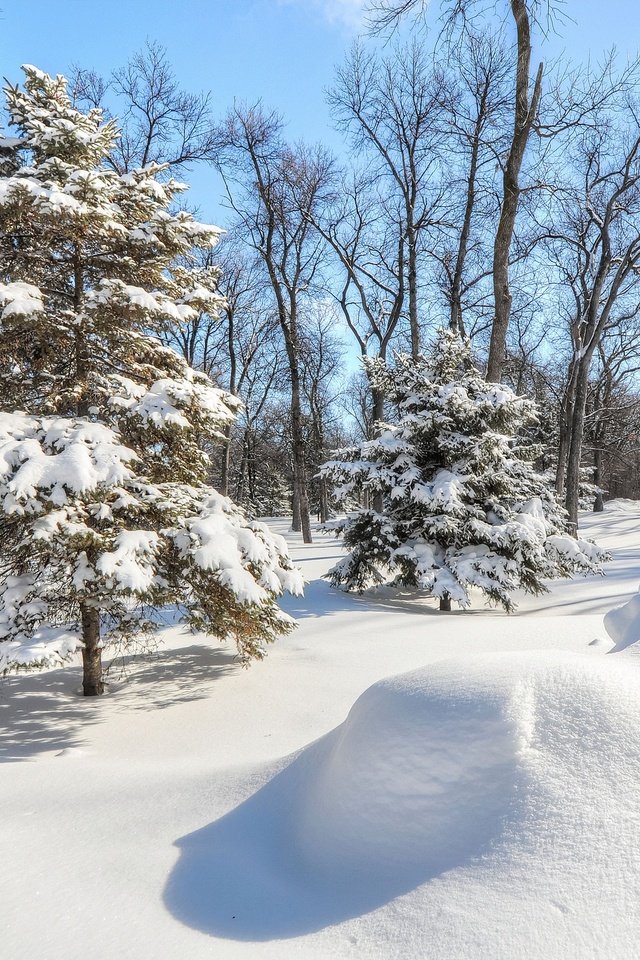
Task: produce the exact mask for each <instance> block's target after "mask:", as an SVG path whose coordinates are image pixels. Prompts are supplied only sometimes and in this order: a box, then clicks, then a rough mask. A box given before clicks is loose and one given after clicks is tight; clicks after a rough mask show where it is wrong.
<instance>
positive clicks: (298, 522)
mask: <svg viewBox="0 0 640 960" xmlns="http://www.w3.org/2000/svg"><path fill="white" fill-rule="evenodd" d="M291 514H292V516H291V529H292V530H293V532H294V533H300V531H301V530H302V518H301V516H300V494H299V491H298V479H297V477H296V476H295V475H294V477H293V499H292V502H291Z"/></svg>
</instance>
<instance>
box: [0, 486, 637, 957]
mask: <svg viewBox="0 0 640 960" xmlns="http://www.w3.org/2000/svg"><path fill="white" fill-rule="evenodd" d="M272 526H274V527H275V529H276V530H277V531H278V532H281V533H285V532H286V523H285V521H275V522H274V523H273V524H272ZM581 533H582V534H586V535H591V536H593V537H594V538H595V539H597V540H598V541H599V542H600V543H601V545H602V546H605V547H607V548H609V549H610V550H611V551H612V555H613V559H612V562H611V563H610V564H609V565H608V575H607V576H606V577H597V576H593V577H589V578H586V579H584V580H580V579H576V580H574V581H571V582H569V581H563V582H561V583H557V584H554V585H553V587H552V590H551V592H550V593H549V594H548V595H546V596H544V597H539V598H524V599H523V600H522V602H521V606H520V611H519V612H518V613H517V614H515V615H512V616H510V617H509V616H507V615H506V614H503V613H496V612H495V611H492V610H488V609H483V608H482V607H481V605H480V601H479V600H478V598H477V597H476V598H474V601H475V602H477V604H478V606H477V608H476V609H474V610H472V611H471V612H462V611H460V612H455V613H452V614H439V613H438V612H437V611H436V609H435V603H434V602H433V601H428V600H424V599H416V598H415V597H413V596H412V595H411V594H409V593H405V592H402V593H401V592H398V591H391V590H389V589H385V590H381V591H377V592H376V593H375V594H374V595H372V596H369V597H365V598H358V597H355V596H351V595H346V594H343V593H341V592H339V591H336V590H335V589H333V588H332V587H330V586H329V584H328V583H327V582H326V581H325V580H322V579H319V578H320V576H321V574H322V573H324V572H325V571H326V570H327V569H328V568H329V567H330V566H331V565H332V564H333V563H335V561H336V560H337V559H338V558H339V556H340V553H341V550H340V547H339V545H338V544H337V543H336V541H335V540H333V539H331V538H329V537H327V536H324V537H323V536H320V535H319V536H318V537H317V539H316V542H315V543H314V544H313V545H310V546H303V545H302V544H301V543H300V541H299V538H298V537H296V536H294V535H289V540H290V543H291V547H292V552H293V555H294V558H295V559H296V560H297V561H298V562H299V563H300V565H301V567H302V569H303V571H304V573H305V576H306V577H307V579H308V580H309V584H308V586H307V589H306V593H305V596H304V597H302V598H300V597H297V598H296V597H291V598H288V599H287V601H286V602H285V603H284V606H285V608H286V610H287V611H288V612H289V613H290V614H292V615H293V616H295V617H296V618H297V619H298V621H299V627H298V629H297V631H295V632H294V633H293V634H292V635H291V636H289V637H287V638H285V639H283V640H280V641H279V642H278V643H277V644H276V645H275V646H274V647H273V648H271V649H270V652H269V656H268V657H267V659H266V660H265V661H263V662H260V663H257V664H255V665H253V666H252V667H251V668H250V669H249V670H242V669H241V668H240V667H239V665H238V664H237V663H236V661H235V660H234V658H233V653H232V651H231V648H230V647H229V648H227V647H224V646H222V647H220V648H215V647H212V646H211V645H210V644H205V642H204V640H203V638H200V637H198V636H195V637H194V636H192V635H188V634H186V633H184V632H182V631H181V630H179V629H178V628H176V627H173V626H172V625H171V623H170V619H168V623H167V626H166V628H164V629H163V630H162V631H161V632H162V634H163V639H164V640H165V644H164V647H163V648H162V652H160V653H159V654H157V655H156V656H155V657H154V658H152V659H146V660H145V659H143V658H134V659H133V660H132V661H131V663H130V675H129V678H128V680H126V681H125V680H123V679H122V678H120V679H118V678H117V676H116V675H114V677H113V679H112V682H111V686H110V691H109V694H108V695H107V696H105V697H104V698H102V699H100V700H99V701H95V700H85V699H82V698H81V697H79V696H78V692H77V688H78V686H79V671H78V670H77V668H75V669H74V668H72V669H68V670H59V669H56V670H51V671H50V672H48V673H46V674H44V675H42V674H40V675H21V676H16V677H11V678H8V679H6V680H4V681H3V682H2V683H1V684H0V761H4V762H3V763H1V765H0V771H1V772H2V818H1V819H0V864H1V865H2V866H1V868H0V904H2V906H1V908H0V935H1V937H2V941H1V942H2V944H3V952H4V953H6V955H7V956H8V957H9V956H10V957H12V960H27V958H28V960H31V958H33V957H38V958H42V960H62V958H63V957H64V958H67V960H76V958H77V960H80V958H83V960H84V958H85V957H86V956H89V955H90V956H92V957H93V958H95V960H111V958H112V957H115V956H117V957H118V958H125V960H128V958H131V960H133V958H136V960H147V958H149V960H151V958H154V960H155V958H156V957H161V958H163V960H165V958H166V960H174V958H175V960H178V958H179V960H183V958H184V957H189V960H205V958H211V957H215V958H216V960H219V958H222V960H236V958H238V960H267V958H268V960H294V958H296V960H297V958H301V960H311V958H313V960H327V958H337V960H343V958H344V960H350V958H362V960H364V958H367V960H374V958H375V960H423V958H424V960H520V958H522V960H525V958H526V960H538V958H539V960H542V958H544V960H600V958H604V957H606V958H607V960H631V958H633V957H635V956H636V955H637V943H638V942H639V940H640V908H639V907H638V903H640V829H639V827H640V803H639V801H638V796H639V795H640V740H639V738H638V735H637V731H638V727H639V724H640V660H638V658H637V657H636V656H633V655H630V652H631V650H632V649H633V641H631V640H630V641H629V643H628V644H625V643H623V642H621V641H622V639H624V638H627V639H628V638H629V636H630V634H629V631H628V630H627V628H626V627H625V626H624V625H623V626H619V627H618V628H617V632H616V629H613V628H612V627H611V619H612V617H613V618H614V620H615V616H614V615H613V614H610V615H609V617H608V618H607V630H608V631H609V633H611V635H612V636H613V637H614V639H615V642H616V645H615V646H614V645H613V641H612V640H611V639H609V637H608V636H607V631H606V630H605V628H604V625H603V615H604V614H606V613H608V612H609V611H610V610H613V609H615V608H619V607H620V605H621V604H624V603H627V607H624V608H623V609H626V610H627V614H626V615H625V616H627V621H628V622H631V621H632V619H633V618H631V617H630V616H628V614H629V611H630V609H631V610H636V609H637V596H638V595H637V593H636V590H637V586H638V582H639V581H640V503H635V504H634V503H631V502H629V501H626V502H625V501H614V502H613V503H611V504H608V505H607V508H606V510H605V512H604V513H603V514H599V515H585V517H584V518H583V524H582V528H581ZM632 598H634V599H633V600H632ZM629 600H632V603H631V604H630V605H629V604H628V601H629ZM616 622H617V623H619V624H620V623H621V622H622V621H621V620H620V612H619V611H618V620H617V621H616ZM625 622H626V621H625ZM612 651H613V652H612ZM616 651H620V652H616Z"/></svg>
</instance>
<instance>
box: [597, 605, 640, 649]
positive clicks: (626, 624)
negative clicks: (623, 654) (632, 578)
mask: <svg viewBox="0 0 640 960" xmlns="http://www.w3.org/2000/svg"><path fill="white" fill-rule="evenodd" d="M604 626H605V630H606V631H607V633H608V634H609V636H610V637H611V639H612V640H613V641H614V643H615V647H613V649H612V650H610V651H609V652H610V653H620V651H621V650H626V649H627V648H631V649H630V650H629V652H630V653H640V649H638V647H640V593H637V594H636V596H635V597H632V598H631V600H629V601H628V602H627V603H625V604H623V605H622V606H621V607H616V608H615V609H614V610H610V611H609V612H608V613H607V614H605V618H604ZM636 644H637V645H638V646H634V645H636Z"/></svg>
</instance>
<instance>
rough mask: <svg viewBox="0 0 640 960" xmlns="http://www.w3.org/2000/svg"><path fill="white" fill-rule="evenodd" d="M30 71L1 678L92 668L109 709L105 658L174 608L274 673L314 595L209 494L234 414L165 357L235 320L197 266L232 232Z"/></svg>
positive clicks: (18, 242) (4, 289)
mask: <svg viewBox="0 0 640 960" xmlns="http://www.w3.org/2000/svg"><path fill="white" fill-rule="evenodd" d="M23 69H24V72H25V74H26V81H25V84H24V89H23V90H21V89H19V88H18V87H12V86H9V87H8V88H7V89H6V96H7V105H8V112H9V116H10V120H11V123H12V124H13V125H14V126H15V127H16V130H17V133H18V136H17V137H16V138H12V139H11V140H10V139H8V138H5V140H4V141H0V142H2V143H4V144H5V150H4V155H5V162H4V164H3V170H4V174H5V175H4V176H2V177H0V222H1V225H2V226H1V230H0V391H1V395H0V543H1V551H2V552H1V554H0V557H1V567H0V577H1V584H0V672H2V671H5V672H6V671H8V670H10V669H19V668H27V667H32V666H43V665H52V664H56V663H59V662H61V661H62V660H66V659H68V658H69V657H70V656H71V655H72V654H73V653H74V652H75V651H76V650H81V651H82V656H83V662H84V681H83V685H84V692H85V694H87V695H96V694H100V693H102V692H103V679H102V660H101V651H102V648H103V646H104V645H105V644H108V643H113V642H116V641H118V642H120V643H125V644H129V643H131V642H133V641H138V640H139V639H140V638H141V637H143V636H144V635H145V634H146V633H148V632H149V631H153V629H154V625H153V616H152V612H153V609H154V608H156V607H159V606H161V605H165V604H174V605H176V606H177V608H178V610H179V611H180V613H181V614H182V616H183V618H184V620H185V621H186V622H188V623H189V624H191V625H192V626H193V627H194V628H197V629H200V630H203V631H205V632H206V633H208V634H210V635H212V636H217V637H227V636H232V637H234V638H235V640H236V642H237V645H238V649H239V652H240V654H241V656H242V658H243V659H245V660H247V659H250V658H252V657H260V656H262V655H263V652H264V644H265V642H266V641H269V640H272V639H274V638H275V636H277V635H278V634H281V633H283V632H286V631H288V630H289V629H290V628H291V621H290V620H289V619H288V618H287V617H286V616H285V615H284V614H283V613H282V612H281V611H280V610H279V608H278V606H277V603H276V598H277V596H278V595H280V594H281V593H282V592H283V590H285V589H287V590H291V591H293V592H299V591H300V589H301V578H300V575H299V573H298V572H297V571H296V570H295V569H293V568H292V566H291V563H290V561H289V558H288V555H287V551H286V546H285V544H284V541H283V540H282V539H281V538H279V537H276V536H273V535H272V534H271V533H270V532H269V531H268V529H267V528H266V527H265V526H264V525H262V524H260V523H257V522H255V521H249V520H247V519H246V517H245V516H244V514H243V513H242V512H241V511H240V509H239V508H238V507H236V506H235V505H234V504H233V503H232V502H231V501H230V500H228V499H226V498H224V497H222V496H220V495H219V494H217V493H216V491H215V490H214V489H212V488H211V487H210V486H208V485H207V476H208V473H209V463H208V458H207V457H206V455H205V454H204V453H203V451H202V441H203V440H204V439H208V440H211V439H212V438H222V432H221V431H222V430H223V429H224V428H225V427H226V426H227V425H228V424H229V423H230V422H231V421H232V419H233V417H234V413H235V411H236V410H237V409H238V402H237V400H236V399H235V398H234V397H232V396H231V395H230V394H226V393H224V392H223V391H221V390H219V389H216V388H215V387H214V385H213V383H212V382H211V381H210V380H209V379H208V377H206V376H204V375H203V374H201V373H197V372H195V371H194V370H192V369H191V368H190V367H189V366H188V365H187V363H186V362H185V361H184V360H183V359H182V358H181V357H179V356H178V355H177V354H176V353H175V352H173V351H172V350H170V349H168V348H167V347H165V346H163V345H162V343H161V341H160V335H161V334H162V333H163V331H165V330H166V328H167V326H168V325H170V324H177V323H178V324H179V323H183V322H186V321H189V320H190V319H193V318H194V316H195V315H196V313H197V312H199V311H209V312H215V310H216V308H217V306H218V305H219V304H220V297H219V295H218V293H217V281H218V275H217V271H216V270H215V269H212V268H207V269H197V268H196V267H195V263H196V258H195V255H194V254H195V251H196V250H197V249H198V248H210V247H212V246H213V245H214V244H215V243H216V241H217V239H218V236H219V232H220V231H219V230H218V229H217V228H215V227H210V226H206V225H204V224H201V223H198V222H197V221H196V220H195V219H194V218H193V216H191V215H190V214H189V213H187V212H184V211H180V210H177V209H176V198H177V196H178V195H179V193H180V192H181V191H182V190H184V189H185V187H184V185H182V184H179V183H176V182H175V181H174V180H169V179H166V173H165V171H164V168H163V167H162V166H159V165H157V164H156V165H154V164H150V165H148V166H145V167H144V168H143V169H138V170H133V171H130V172H128V173H126V174H123V175H121V174H118V173H116V172H115V171H114V170H113V168H112V167H111V166H109V165H108V163H107V158H108V156H109V154H110V152H111V151H112V149H113V147H114V144H115V142H116V138H117V136H118V131H117V128H116V125H115V123H113V122H112V121H109V122H104V121H103V117H102V114H101V112H100V111H99V110H91V111H90V112H89V113H86V114H85V113H82V112H80V111H78V110H76V109H75V108H74V107H73V105H72V104H71V102H70V99H69V96H68V94H67V88H66V81H65V80H64V78H63V77H61V76H58V77H56V78H52V77H49V76H47V75H46V74H44V73H42V72H41V71H39V70H37V69H36V68H35V67H31V66H27V67H24V68H23ZM7 145H8V146H7ZM7 154H11V156H12V158H13V159H12V160H11V157H9V159H7ZM163 178H164V179H163Z"/></svg>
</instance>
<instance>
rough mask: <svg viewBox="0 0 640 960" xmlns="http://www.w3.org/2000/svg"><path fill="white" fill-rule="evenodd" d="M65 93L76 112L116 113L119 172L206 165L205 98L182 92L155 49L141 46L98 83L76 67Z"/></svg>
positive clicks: (210, 142) (209, 126) (210, 137)
mask: <svg viewBox="0 0 640 960" xmlns="http://www.w3.org/2000/svg"><path fill="white" fill-rule="evenodd" d="M70 89H71V90H72V93H73V97H74V100H75V102H76V103H77V104H78V105H80V106H82V107H102V108H106V112H107V115H109V113H110V111H109V109H108V107H109V103H110V102H111V101H113V102H115V103H116V104H117V105H118V107H119V109H118V111H117V113H118V116H119V118H120V119H119V124H120V128H121V135H120V139H119V140H118V142H117V144H116V147H115V151H114V153H113V154H112V157H111V162H112V164H113V166H114V167H115V168H116V169H117V170H118V171H120V172H126V171H128V170H130V169H132V168H133V167H140V166H145V165H146V164H148V163H151V162H153V163H166V164H168V165H169V167H170V168H171V167H177V166H181V165H184V164H190V163H195V162H197V161H201V160H204V161H209V160H211V159H212V157H213V154H214V148H215V139H214V121H213V115H212V110H211V95H210V94H209V93H187V92H186V91H184V90H182V89H181V87H180V85H179V83H178V81H177V79H176V77H175V74H174V72H173V69H172V67H171V64H170V63H169V60H168V58H167V52H166V50H165V49H164V47H162V46H161V45H160V44H159V43H156V42H154V41H147V43H146V44H145V46H144V47H143V49H142V50H140V51H138V52H137V53H135V54H134V55H133V56H132V57H131V59H130V60H129V62H128V63H127V64H126V65H125V66H124V67H122V68H121V69H119V70H114V71H113V72H112V73H111V74H110V76H109V77H107V78H104V77H101V76H100V75H99V74H97V73H95V71H93V70H89V69H86V68H83V67H79V66H76V67H74V68H73V70H72V72H71V80H70Z"/></svg>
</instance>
